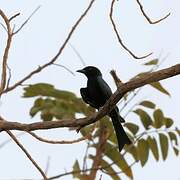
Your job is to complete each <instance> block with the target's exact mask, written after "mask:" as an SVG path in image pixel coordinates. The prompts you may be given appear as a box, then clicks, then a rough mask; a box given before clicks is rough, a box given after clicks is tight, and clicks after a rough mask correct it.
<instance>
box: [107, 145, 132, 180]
mask: <svg viewBox="0 0 180 180" xmlns="http://www.w3.org/2000/svg"><path fill="white" fill-rule="evenodd" d="M105 150H106V151H105V155H106V156H107V157H108V158H110V159H111V160H112V161H113V162H115V164H116V165H117V166H118V167H119V168H120V169H121V170H122V171H123V172H124V173H125V174H126V175H127V176H128V177H130V178H133V174H132V170H131V168H130V167H129V165H128V163H127V162H126V160H125V159H124V157H123V156H122V155H121V154H120V153H119V151H118V148H115V147H114V146H113V145H112V144H110V143H106V145H105Z"/></svg>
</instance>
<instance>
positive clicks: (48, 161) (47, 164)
mask: <svg viewBox="0 0 180 180" xmlns="http://www.w3.org/2000/svg"><path fill="white" fill-rule="evenodd" d="M50 159H51V158H50V157H49V156H48V158H47V163H46V168H45V171H44V173H45V174H46V176H47V174H48V170H49V167H50Z"/></svg>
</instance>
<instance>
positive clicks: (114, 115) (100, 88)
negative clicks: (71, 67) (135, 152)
mask: <svg viewBox="0 0 180 180" xmlns="http://www.w3.org/2000/svg"><path fill="white" fill-rule="evenodd" d="M77 72H79V73H83V74H84V75H85V76H86V77H87V79H88V81H87V87H86V88H81V89H80V93H81V96H82V99H83V100H84V101H85V102H86V103H87V104H89V105H90V106H92V107H94V108H96V109H99V108H100V107H102V106H103V105H104V104H105V103H106V101H107V100H108V99H109V98H110V96H111V95H112V91H111V89H110V87H109V86H108V84H107V83H106V82H105V81H104V80H103V78H102V74H101V71H100V70H99V69H98V68H96V67H94V66H87V67H85V68H84V69H81V70H78V71H77ZM109 116H110V117H111V119H112V123H113V126H114V130H115V132H116V137H117V141H118V146H119V151H120V152H121V150H122V149H123V147H124V145H125V144H131V141H130V139H129V138H128V136H127V134H126V132H125V131H124V129H123V127H122V125H121V122H125V121H124V119H123V118H122V117H121V116H120V114H119V109H118V107H117V106H115V108H114V109H113V110H112V111H111V112H110V113H109Z"/></svg>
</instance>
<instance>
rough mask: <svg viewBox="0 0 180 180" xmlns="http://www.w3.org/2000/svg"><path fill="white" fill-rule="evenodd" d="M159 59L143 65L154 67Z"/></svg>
mask: <svg viewBox="0 0 180 180" xmlns="http://www.w3.org/2000/svg"><path fill="white" fill-rule="evenodd" d="M158 60H159V59H153V60H150V61H149V62H147V63H145V64H144V65H156V64H157V63H158Z"/></svg>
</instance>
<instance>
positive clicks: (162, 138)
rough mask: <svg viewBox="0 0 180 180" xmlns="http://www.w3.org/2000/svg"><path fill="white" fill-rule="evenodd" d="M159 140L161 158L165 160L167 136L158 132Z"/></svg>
mask: <svg viewBox="0 0 180 180" xmlns="http://www.w3.org/2000/svg"><path fill="white" fill-rule="evenodd" d="M159 141H160V146H161V152H162V157H163V160H166V158H167V154H168V147H169V146H168V138H167V136H166V135H165V134H162V133H159Z"/></svg>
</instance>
